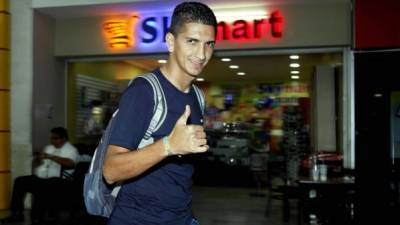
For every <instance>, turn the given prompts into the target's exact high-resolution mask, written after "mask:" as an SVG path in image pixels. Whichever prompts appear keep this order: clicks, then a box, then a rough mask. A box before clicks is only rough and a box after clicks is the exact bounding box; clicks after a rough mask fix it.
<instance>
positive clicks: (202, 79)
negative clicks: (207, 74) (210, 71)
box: [196, 77, 205, 82]
mask: <svg viewBox="0 0 400 225" xmlns="http://www.w3.org/2000/svg"><path fill="white" fill-rule="evenodd" d="M196 81H200V82H201V81H205V79H204V78H202V77H198V78H196Z"/></svg>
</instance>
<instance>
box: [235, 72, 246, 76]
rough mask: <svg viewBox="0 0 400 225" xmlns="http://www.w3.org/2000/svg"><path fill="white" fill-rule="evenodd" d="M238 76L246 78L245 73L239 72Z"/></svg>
mask: <svg viewBox="0 0 400 225" xmlns="http://www.w3.org/2000/svg"><path fill="white" fill-rule="evenodd" d="M236 74H237V75H239V76H244V75H246V73H245V72H237V73H236Z"/></svg>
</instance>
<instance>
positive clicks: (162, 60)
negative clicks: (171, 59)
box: [157, 59, 167, 64]
mask: <svg viewBox="0 0 400 225" xmlns="http://www.w3.org/2000/svg"><path fill="white" fill-rule="evenodd" d="M157 62H158V63H161V64H165V63H167V60H165V59H159V60H158V61H157Z"/></svg>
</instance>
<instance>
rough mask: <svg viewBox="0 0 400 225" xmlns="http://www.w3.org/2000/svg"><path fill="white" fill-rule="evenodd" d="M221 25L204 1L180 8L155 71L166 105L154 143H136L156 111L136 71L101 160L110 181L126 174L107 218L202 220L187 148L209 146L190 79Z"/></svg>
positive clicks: (116, 221) (116, 222) (140, 222)
mask: <svg viewBox="0 0 400 225" xmlns="http://www.w3.org/2000/svg"><path fill="white" fill-rule="evenodd" d="M216 26H217V21H216V18H215V15H214V13H213V12H212V11H211V9H210V8H208V6H206V5H204V4H202V3H198V2H184V3H182V4H180V5H178V6H177V7H176V8H175V10H174V13H173V16H172V21H171V27H170V30H169V32H168V34H167V35H166V43H167V46H168V51H169V59H168V62H167V63H166V65H165V66H163V67H161V68H160V69H157V70H155V71H153V73H154V74H155V75H156V76H157V78H158V80H159V82H160V83H161V86H162V88H163V90H164V93H165V99H166V104H167V106H168V113H167V115H166V118H165V121H164V122H163V124H162V126H161V127H160V129H158V130H157V131H156V132H155V133H153V135H152V138H153V139H154V140H155V141H154V143H153V144H150V145H148V146H146V147H143V148H140V149H139V148H138V145H139V142H140V141H141V139H142V138H143V136H144V133H145V131H146V129H147V128H148V126H149V123H150V120H151V118H152V114H153V106H154V98H153V91H152V88H151V86H150V84H149V83H148V82H147V81H146V80H145V79H142V78H137V79H135V80H134V81H133V82H132V84H131V85H130V86H129V87H128V88H127V90H126V91H125V92H124V94H123V96H122V98H121V101H120V105H119V112H118V114H117V115H116V117H115V118H114V123H115V124H114V129H113V130H112V134H111V138H110V145H109V147H108V149H107V154H106V158H105V162H104V166H103V174H104V178H105V180H106V181H107V183H109V184H114V183H115V182H119V181H124V185H123V186H122V188H121V190H120V192H119V195H118V198H117V200H116V205H115V207H114V210H113V212H112V214H111V216H110V219H109V222H108V224H109V225H120V224H131V225H134V224H135V225H136V224H137V225H147V224H170V225H190V224H197V221H196V220H195V219H194V218H193V215H192V211H191V199H192V194H191V188H192V174H193V166H192V165H191V164H190V163H189V162H188V161H187V160H186V159H185V158H186V157H185V155H187V154H192V153H201V152H205V151H207V149H208V145H207V141H206V134H205V132H204V129H203V127H202V113H201V109H200V106H199V102H198V100H197V97H196V94H195V91H194V89H193V87H192V82H193V80H194V79H195V78H196V77H197V76H198V75H199V74H200V73H201V71H202V70H203V68H204V67H205V65H206V64H207V63H208V61H209V60H210V58H211V56H212V53H213V50H214V44H215V35H216Z"/></svg>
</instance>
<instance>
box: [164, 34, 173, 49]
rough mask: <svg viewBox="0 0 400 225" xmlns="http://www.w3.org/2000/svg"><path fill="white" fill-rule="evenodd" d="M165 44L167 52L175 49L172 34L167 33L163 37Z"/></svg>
mask: <svg viewBox="0 0 400 225" xmlns="http://www.w3.org/2000/svg"><path fill="white" fill-rule="evenodd" d="M165 42H166V43H167V47H168V52H173V51H174V47H175V36H174V35H173V34H172V33H170V32H168V33H167V34H166V35H165Z"/></svg>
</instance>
